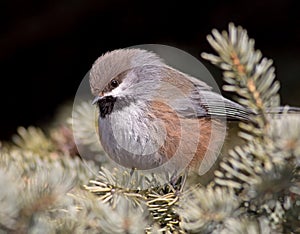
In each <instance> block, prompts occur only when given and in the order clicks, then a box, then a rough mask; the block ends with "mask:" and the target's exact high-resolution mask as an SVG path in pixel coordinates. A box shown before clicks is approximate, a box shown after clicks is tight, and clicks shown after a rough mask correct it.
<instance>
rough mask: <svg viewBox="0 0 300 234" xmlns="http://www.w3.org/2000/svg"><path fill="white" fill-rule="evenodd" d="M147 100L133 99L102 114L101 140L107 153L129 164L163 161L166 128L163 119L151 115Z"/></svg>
mask: <svg viewBox="0 0 300 234" xmlns="http://www.w3.org/2000/svg"><path fill="white" fill-rule="evenodd" d="M147 110H148V108H147V106H146V104H145V103H139V102H131V103H130V105H129V106H125V107H122V108H119V107H118V102H116V104H115V107H114V111H113V112H112V113H111V114H110V115H107V116H106V117H105V118H99V134H100V140H101V143H102V145H103V147H104V149H105V150H106V152H107V153H108V155H109V156H110V157H111V158H112V159H113V160H114V161H116V162H117V163H120V164H121V165H123V166H126V167H136V168H140V169H149V168H153V167H156V166H158V165H159V164H161V163H162V157H161V155H160V154H159V153H158V150H159V148H160V147H161V146H162V145H163V143H164V140H165V136H166V131H165V128H164V125H163V123H162V122H161V121H159V120H157V119H152V118H149V115H148V114H147V113H148V111H147Z"/></svg>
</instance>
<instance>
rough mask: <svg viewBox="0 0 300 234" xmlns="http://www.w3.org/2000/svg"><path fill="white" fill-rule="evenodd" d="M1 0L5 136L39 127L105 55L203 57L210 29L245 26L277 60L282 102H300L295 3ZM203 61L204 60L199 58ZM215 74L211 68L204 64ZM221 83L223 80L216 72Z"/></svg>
mask: <svg viewBox="0 0 300 234" xmlns="http://www.w3.org/2000/svg"><path fill="white" fill-rule="evenodd" d="M196 2H198V1H195V3H192V2H189V1H181V2H180V3H175V1H169V2H168V1H141V0H139V1H130V2H126V1H116V0H113V1H109V0H106V1H100V0H90V1H87V0H52V1H40V0H22V1H21V0H11V1H1V2H0V18H1V20H0V68H1V90H0V91H1V121H0V139H9V138H10V136H11V135H12V134H13V133H14V132H15V130H16V127H17V126H20V125H22V126H28V125H39V124H41V123H46V122H47V121H48V120H51V118H53V115H54V113H55V111H56V109H57V108H58V107H59V106H60V105H61V104H62V103H63V102H64V101H66V100H71V99H72V98H73V97H74V95H75V92H76V90H77V87H78V85H79V83H80V81H81V80H82V78H83V77H84V75H85V74H86V72H87V71H88V70H89V69H90V67H91V65H92V63H93V62H94V60H95V59H96V58H97V57H98V56H100V55H101V54H102V53H104V52H105V51H107V50H113V49H117V48H123V47H128V46H132V45H136V44H145V43H160V44H166V45H171V46H175V47H177V48H180V49H183V50H186V51H187V52H189V53H191V54H192V55H194V56H195V57H197V58H199V59H200V60H202V59H201V58H200V53H201V52H202V51H206V52H212V49H211V48H210V47H209V45H208V43H207V41H206V35H207V34H209V33H210V31H211V29H212V28H217V29H219V30H223V29H227V26H228V23H229V22H234V23H235V24H238V25H241V26H243V27H244V28H246V29H247V30H248V33H249V35H250V37H252V38H254V39H255V40H256V48H259V49H260V50H261V51H262V52H263V54H264V56H267V57H269V58H272V59H273V60H274V61H275V66H276V74H277V78H278V79H279V80H280V82H281V86H282V88H281V91H280V92H281V94H282V103H283V104H287V103H288V104H290V105H300V98H299V96H300V95H299V89H300V46H299V41H300V26H299V25H300V16H299V15H300V8H299V6H298V4H297V1H291V0H284V1H277V2H276V1H274V0H265V1H258V0H255V1H240V0H239V1H237V0H232V1H213V0H210V1H206V2H204V1H203V2H201V1H199V2H200V5H197V4H196ZM202 61H203V60H202ZM204 64H205V65H206V66H207V67H208V68H209V69H210V70H212V69H213V66H211V65H210V64H208V63H206V62H204ZM213 74H215V76H216V77H215V78H216V80H219V82H220V84H221V76H220V73H218V72H213Z"/></svg>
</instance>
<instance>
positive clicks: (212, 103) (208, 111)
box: [176, 84, 254, 121]
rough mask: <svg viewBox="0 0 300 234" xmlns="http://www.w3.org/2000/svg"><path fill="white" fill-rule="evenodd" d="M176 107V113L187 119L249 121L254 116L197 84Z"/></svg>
mask: <svg viewBox="0 0 300 234" xmlns="http://www.w3.org/2000/svg"><path fill="white" fill-rule="evenodd" d="M179 102H180V101H179ZM183 102H190V103H185V104H184V103H183ZM178 104H179V103H178ZM176 106H177V107H178V108H176V109H177V112H178V113H179V114H180V115H183V116H185V117H188V118H199V117H215V118H227V119H229V120H242V121H251V118H250V117H251V115H253V114H254V113H253V111H251V110H249V109H246V108H245V107H243V106H241V105H239V104H237V103H235V102H233V101H230V100H228V99H226V98H224V97H223V96H221V95H220V94H218V93H215V92H213V91H211V89H210V87H208V86H202V85H197V84H195V88H194V89H193V91H192V92H191V94H190V96H189V97H188V98H186V100H181V103H180V104H179V105H176Z"/></svg>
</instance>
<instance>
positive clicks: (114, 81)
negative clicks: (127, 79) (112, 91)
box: [110, 80, 119, 88]
mask: <svg viewBox="0 0 300 234" xmlns="http://www.w3.org/2000/svg"><path fill="white" fill-rule="evenodd" d="M110 85H111V86H112V87H113V88H116V87H118V86H119V82H118V81H117V80H111V82H110Z"/></svg>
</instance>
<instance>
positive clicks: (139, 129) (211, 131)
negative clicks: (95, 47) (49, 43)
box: [89, 48, 253, 173]
mask: <svg viewBox="0 0 300 234" xmlns="http://www.w3.org/2000/svg"><path fill="white" fill-rule="evenodd" d="M89 83H90V88H91V93H92V94H93V96H94V100H93V101H92V104H94V105H96V106H97V107H98V110H99V117H98V130H97V131H98V133H99V139H100V142H101V144H102V146H103V149H104V150H105V151H106V153H107V154H108V156H109V157H110V158H111V159H112V160H113V161H114V162H116V163H118V164H119V165H121V166H123V167H126V168H135V169H138V170H144V171H146V170H150V171H151V170H152V171H153V170H155V169H157V170H169V171H174V170H176V171H180V170H186V169H188V170H193V171H198V172H199V173H200V172H201V171H202V172H204V171H207V170H208V169H209V167H211V165H212V164H213V163H214V162H215V160H216V158H217V157H218V154H219V151H220V149H221V147H222V145H223V142H224V140H225V138H226V130H227V124H226V120H239V121H250V120H251V117H250V116H251V115H252V114H253V113H252V111H251V110H249V109H247V108H245V107H243V106H241V105H240V104H238V103H236V102H234V101H231V100H229V99H227V98H225V97H223V96H222V95H220V94H218V93H217V92H214V91H213V90H212V88H211V87H210V86H209V85H207V84H206V83H205V82H203V81H201V80H199V79H197V78H195V77H193V76H191V75H188V74H186V73H183V72H181V71H179V70H177V69H175V68H173V67H171V66H169V65H167V64H166V63H165V62H164V60H163V59H162V58H160V56H159V55H157V54H156V53H154V52H152V51H149V50H144V49H137V48H127V49H117V50H113V51H110V52H107V53H105V54H103V55H102V56H100V57H99V58H98V59H97V60H96V61H95V62H94V64H93V65H92V67H91V69H90V71H89Z"/></svg>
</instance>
